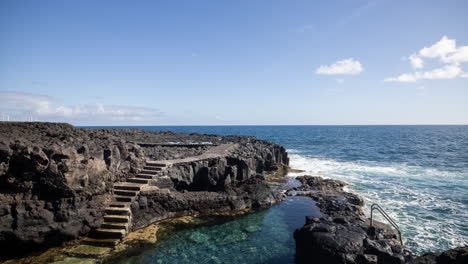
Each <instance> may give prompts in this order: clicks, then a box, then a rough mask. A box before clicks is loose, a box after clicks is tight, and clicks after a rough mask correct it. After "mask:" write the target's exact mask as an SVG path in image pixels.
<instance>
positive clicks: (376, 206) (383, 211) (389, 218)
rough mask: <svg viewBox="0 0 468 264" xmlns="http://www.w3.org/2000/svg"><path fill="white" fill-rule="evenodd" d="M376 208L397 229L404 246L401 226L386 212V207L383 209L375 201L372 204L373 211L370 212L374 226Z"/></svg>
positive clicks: (371, 223)
mask: <svg viewBox="0 0 468 264" xmlns="http://www.w3.org/2000/svg"><path fill="white" fill-rule="evenodd" d="M374 210H377V211H378V212H380V213H381V214H382V215H383V217H385V219H387V221H388V222H389V223H390V224H391V225H392V226H393V227H394V228H395V229H396V231H397V232H398V238H399V239H400V244H401V245H402V246H403V239H402V237H401V231H400V227H399V226H398V225H397V224H396V223H395V221H393V219H392V218H391V217H390V216H389V215H388V214H387V213H386V212H385V210H384V209H382V207H380V205H378V204H376V203H374V204H372V206H371V212H370V225H371V226H373V223H374V221H373V219H374Z"/></svg>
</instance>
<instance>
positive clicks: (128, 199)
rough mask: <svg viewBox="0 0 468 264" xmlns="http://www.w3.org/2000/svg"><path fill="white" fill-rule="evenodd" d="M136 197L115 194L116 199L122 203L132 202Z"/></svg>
mask: <svg viewBox="0 0 468 264" xmlns="http://www.w3.org/2000/svg"><path fill="white" fill-rule="evenodd" d="M134 198H135V196H133V197H132V196H120V195H114V199H115V201H117V202H121V203H131V202H132V201H133V199H134Z"/></svg>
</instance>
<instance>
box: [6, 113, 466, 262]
mask: <svg viewBox="0 0 468 264" xmlns="http://www.w3.org/2000/svg"><path fill="white" fill-rule="evenodd" d="M147 161H158V162H162V163H164V164H165V165H167V169H165V171H164V175H161V176H158V177H156V178H155V179H154V180H151V181H149V183H148V184H147V185H145V186H143V187H142V188H141V190H140V191H139V192H138V195H137V196H136V198H135V199H134V200H132V201H131V204H130V209H131V215H132V222H131V223H130V225H129V230H128V231H129V232H130V235H129V238H130V237H138V233H139V232H138V231H137V232H132V231H136V230H140V231H141V230H145V228H146V229H150V230H153V229H155V228H156V227H155V226H154V224H153V223H155V222H158V221H162V220H163V221H168V220H167V219H172V218H176V219H184V217H187V216H193V215H200V214H201V215H203V214H207V215H209V214H220V213H223V212H234V211H240V212H242V211H246V210H249V209H251V208H261V207H269V206H271V205H273V204H275V203H278V202H281V201H282V200H283V199H284V198H285V197H286V196H296V195H300V196H307V197H311V198H312V199H313V200H315V201H316V203H317V206H318V207H319V208H320V211H321V213H322V217H306V223H305V225H304V226H303V227H302V228H300V229H298V230H296V231H295V233H294V238H295V240H296V262H297V263H356V264H360V263H414V264H422V263H427V264H439V263H440V264H442V263H468V248H467V247H462V248H457V249H453V250H449V251H446V252H443V253H429V254H426V255H424V256H415V255H414V254H413V253H412V252H410V251H409V250H407V249H406V248H404V247H403V246H401V245H400V243H399V240H398V238H397V235H396V234H395V233H394V232H393V231H392V229H391V228H390V227H389V226H387V225H385V224H383V223H380V222H375V224H374V226H370V224H369V220H368V219H367V218H366V216H365V214H364V212H363V206H364V202H363V200H362V198H361V197H360V196H358V195H356V194H353V193H349V192H346V191H344V188H345V186H346V185H347V184H346V183H345V182H342V181H338V180H331V179H323V178H321V177H315V176H301V177H297V180H298V181H299V182H300V184H301V186H299V187H295V188H292V189H290V190H288V191H286V192H284V187H281V186H282V183H283V182H284V176H285V174H286V173H287V171H288V167H287V166H288V164H289V159H288V155H287V152H286V151H285V149H284V148H283V147H282V146H280V145H278V144H274V143H270V142H267V141H263V140H259V139H257V138H255V137H251V136H219V135H202V134H183V133H174V132H161V131H145V130H138V129H79V128H75V127H73V126H71V125H68V124H59V123H15V122H6V123H0V247H1V248H2V254H1V256H0V261H1V260H2V259H3V260H4V259H9V258H14V257H20V256H24V255H25V254H29V253H32V252H36V251H39V250H43V249H46V248H50V247H63V246H66V245H68V244H72V243H75V242H76V241H79V240H80V239H81V238H83V237H85V236H87V235H89V234H90V233H92V231H93V230H95V229H96V228H97V227H99V226H100V225H101V224H102V222H103V220H102V218H103V214H104V211H105V210H106V206H107V205H108V204H109V203H111V202H112V200H113V190H114V189H113V187H114V186H115V185H116V184H118V183H121V182H124V181H126V180H127V179H130V178H133V177H135V176H136V175H138V174H139V173H141V172H142V171H144V166H145V163H146V162H147ZM281 190H283V192H281ZM180 217H182V218H180ZM175 221H179V220H175ZM156 229H157V228H156ZM151 232H152V233H151ZM151 232H149V233H151V235H148V234H143V236H150V237H152V238H151V239H150V240H152V239H153V240H154V236H155V233H154V232H156V231H154V230H153V231H151ZM129 238H126V239H124V241H128V239H129ZM130 240H131V239H130ZM125 243H126V242H125ZM125 243H124V244H125ZM67 250H68V249H67ZM73 250H74V253H73V254H70V253H64V251H60V252H61V253H60V254H61V257H62V258H63V256H62V255H63V254H65V255H67V256H70V255H72V256H80V255H93V254H97V255H99V254H102V252H104V251H102V252H101V251H99V250H98V251H96V252H86V251H89V250H90V248H87V247H85V248H81V249H79V250H81V251H77V250H76V247H75V249H73V248H72V250H70V251H68V252H72V251H73ZM83 250H84V251H83ZM93 250H94V249H93ZM54 251H55V250H52V252H54ZM105 252H109V251H105ZM60 254H59V255H60ZM45 255H47V254H45ZM107 257H108V256H107ZM46 259H48V260H49V261H51V260H55V259H57V257H53V256H52V257H46ZM88 260H90V259H88ZM49 261H47V262H49ZM24 263H29V260H25V262H24ZM38 263H41V262H38ZM90 263H94V262H92V261H90Z"/></svg>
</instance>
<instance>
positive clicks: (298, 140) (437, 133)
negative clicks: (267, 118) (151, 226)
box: [113, 126, 468, 263]
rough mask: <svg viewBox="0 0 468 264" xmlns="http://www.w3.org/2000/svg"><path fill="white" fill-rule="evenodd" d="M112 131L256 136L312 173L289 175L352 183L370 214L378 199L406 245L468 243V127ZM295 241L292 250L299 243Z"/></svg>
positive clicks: (422, 248)
mask: <svg viewBox="0 0 468 264" xmlns="http://www.w3.org/2000/svg"><path fill="white" fill-rule="evenodd" d="M113 128H142V129H146V130H164V131H176V132H185V133H204V134H221V135H253V136H257V137H258V138H260V139H264V140H268V141H271V142H275V143H278V144H281V145H283V146H284V147H285V148H286V149H287V151H288V153H289V157H290V165H291V167H292V168H294V169H302V170H305V173H298V174H292V173H291V174H289V176H291V177H294V176H296V175H302V174H308V175H316V176H322V177H325V178H332V179H339V180H343V181H346V182H348V183H350V184H351V185H350V186H349V187H348V189H349V191H351V192H354V193H357V194H359V195H361V196H362V197H363V198H364V200H365V203H366V212H367V213H369V207H370V205H371V204H372V203H378V204H379V205H380V206H381V207H383V208H384V209H385V210H386V211H387V213H388V214H389V215H390V216H391V217H392V218H393V219H394V220H395V221H396V222H397V223H398V225H399V226H400V228H401V231H402V234H403V238H404V242H405V245H406V246H407V247H408V248H409V249H411V250H412V251H413V252H415V253H417V254H423V253H425V252H430V251H443V250H447V249H450V248H454V247H457V246H463V245H466V244H468V220H467V219H468V126H152V127H148V126H147V127H113ZM291 202H292V203H294V200H292V201H289V203H291ZM296 209H297V208H296ZM296 209H295V207H294V206H293V207H289V209H288V210H296ZM272 210H277V209H272ZM297 210H299V209H297ZM265 221H267V220H265ZM301 221H302V222H303V220H301ZM267 222H268V221H267ZM302 224H303V223H300V224H296V225H295V226H294V227H291V228H289V229H287V230H285V231H284V232H291V230H292V231H293V230H294V229H295V228H298V227H300V226H302ZM211 228H215V227H211ZM193 232H200V230H198V231H197V230H195V231H193ZM207 232H208V231H207ZM289 236H290V238H291V237H292V233H289ZM288 243H289V247H291V243H293V241H292V242H291V241H290V240H289V242H288ZM169 244H170V243H169ZM171 245H172V244H170V245H169V246H171ZM153 256H154V254H153ZM132 263H133V262H132ZM135 263H137V262H135ZM138 263H140V262H138ZM142 263H144V262H142Z"/></svg>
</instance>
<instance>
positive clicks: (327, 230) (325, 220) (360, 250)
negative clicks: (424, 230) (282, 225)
mask: <svg viewBox="0 0 468 264" xmlns="http://www.w3.org/2000/svg"><path fill="white" fill-rule="evenodd" d="M299 180H300V181H301V182H303V183H305V185H304V186H303V187H302V188H300V189H302V190H304V189H306V190H312V191H313V192H305V193H304V192H302V193H299V194H300V195H306V196H309V197H311V198H313V199H314V200H315V201H317V206H318V207H319V208H320V211H321V212H322V213H323V214H324V216H323V217H307V218H306V224H305V225H304V226H303V227H302V228H301V229H298V230H296V231H295V232H294V238H295V240H296V260H297V262H298V263H331V264H333V263H405V262H406V261H408V260H411V259H412V257H413V255H412V253H411V252H410V251H408V250H407V249H405V248H404V247H402V246H401V245H400V244H399V242H398V240H397V239H396V238H397V237H396V235H395V233H394V232H392V231H391V230H390V228H389V227H388V226H386V225H384V224H382V223H378V222H377V224H376V225H375V226H370V225H369V222H368V219H366V217H365V215H364V213H363V211H362V206H363V205H364V202H363V200H362V198H361V197H359V196H358V195H355V194H352V193H348V192H344V191H343V187H344V185H345V183H344V182H341V181H336V180H330V179H322V178H320V177H312V176H303V177H299ZM290 193H293V192H290Z"/></svg>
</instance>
